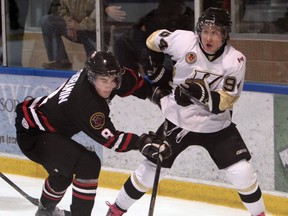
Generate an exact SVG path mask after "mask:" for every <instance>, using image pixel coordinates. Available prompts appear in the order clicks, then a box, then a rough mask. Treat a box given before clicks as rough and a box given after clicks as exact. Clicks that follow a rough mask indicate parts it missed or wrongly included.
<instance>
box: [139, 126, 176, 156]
mask: <svg viewBox="0 0 288 216" xmlns="http://www.w3.org/2000/svg"><path fill="white" fill-rule="evenodd" d="M138 146H139V151H140V152H141V153H142V154H143V155H145V156H147V157H150V158H153V159H158V157H160V158H162V159H167V158H169V157H170V156H171V155H172V149H171V147H170V145H169V144H168V142H167V140H166V139H162V138H159V137H158V136H157V135H156V134H155V133H153V132H151V131H150V132H149V134H146V133H144V134H142V135H141V136H140V140H139V142H138ZM160 155H161V156H160Z"/></svg>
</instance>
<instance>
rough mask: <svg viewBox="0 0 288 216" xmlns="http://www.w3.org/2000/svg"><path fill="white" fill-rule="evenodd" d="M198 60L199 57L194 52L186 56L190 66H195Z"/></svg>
mask: <svg viewBox="0 0 288 216" xmlns="http://www.w3.org/2000/svg"><path fill="white" fill-rule="evenodd" d="M196 60H197V56H196V53H194V52H188V53H187V54H186V56H185V61H186V62H187V63H188V64H193V63H194V62H196Z"/></svg>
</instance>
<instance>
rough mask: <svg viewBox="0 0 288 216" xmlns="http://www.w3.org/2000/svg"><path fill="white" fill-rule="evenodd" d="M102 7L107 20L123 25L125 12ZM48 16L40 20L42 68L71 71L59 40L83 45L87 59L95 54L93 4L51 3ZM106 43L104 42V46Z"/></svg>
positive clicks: (58, 0)
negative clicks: (43, 61) (42, 44)
mask: <svg viewBox="0 0 288 216" xmlns="http://www.w3.org/2000/svg"><path fill="white" fill-rule="evenodd" d="M53 6H54V7H53ZM55 7H56V8H57V9H56V10H55ZM103 7H104V13H105V16H106V17H107V16H109V17H111V18H112V19H114V20H116V21H123V19H125V17H126V12H125V11H123V10H121V7H119V6H108V2H107V1H104V2H103ZM50 12H51V13H50V14H48V15H45V16H43V17H42V18H41V28H42V32H43V40H44V44H45V48H46V51H47V56H48V60H49V62H47V63H43V65H42V66H43V67H44V68H47V69H71V68H72V63H71V62H70V61H69V58H68V55H67V52H66V50H65V46H64V43H63V40H62V36H63V37H65V38H67V39H68V40H70V41H73V42H76V43H81V44H83V46H84V49H85V52H86V56H87V57H88V56H90V55H91V54H92V53H93V52H94V51H95V47H96V33H95V29H96V11H95V0H82V1H71V0H56V1H55V0H54V2H53V3H52V7H51V8H50ZM108 40H109V38H108ZM108 40H107V39H106V40H105V41H106V43H108Z"/></svg>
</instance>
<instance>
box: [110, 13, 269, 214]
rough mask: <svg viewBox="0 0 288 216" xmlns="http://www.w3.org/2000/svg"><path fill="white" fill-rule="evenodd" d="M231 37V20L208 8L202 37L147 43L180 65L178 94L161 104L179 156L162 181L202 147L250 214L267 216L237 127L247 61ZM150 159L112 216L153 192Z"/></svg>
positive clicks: (161, 36)
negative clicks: (187, 155)
mask: <svg viewBox="0 0 288 216" xmlns="http://www.w3.org/2000/svg"><path fill="white" fill-rule="evenodd" d="M230 31H231V19H230V14H229V13H228V12H227V11H226V10H224V9H220V8H208V9H207V10H206V11H205V12H204V13H203V14H202V16H201V17H200V18H199V19H198V22H197V25H196V33H194V32H192V31H183V30H176V31H174V32H169V31H167V30H165V29H162V30H158V31H156V32H154V33H152V34H151V35H150V36H149V38H148V39H147V41H146V44H147V46H148V47H149V48H150V49H152V50H154V51H158V52H163V53H165V54H168V55H170V56H171V59H172V60H173V62H174V63H175V64H174V67H175V71H174V75H173V78H172V81H173V84H172V86H173V91H172V92H171V94H169V95H168V96H165V97H163V98H162V99H161V110H162V112H163V114H164V116H165V119H166V121H168V129H167V138H168V140H169V143H170V145H171V148H172V152H173V153H172V156H171V157H169V158H168V159H165V160H164V161H163V162H162V169H161V175H160V179H162V178H163V177H164V176H165V173H166V172H167V170H168V169H169V168H171V167H172V165H173V163H174V160H175V159H176V157H177V156H178V155H179V154H180V153H181V152H182V151H184V150H185V149H186V148H187V147H189V146H191V145H199V146H202V147H204V148H205V149H206V150H207V151H208V153H209V155H210V156H211V159H212V160H213V161H214V162H215V164H216V165H217V167H218V168H219V169H221V170H224V171H225V173H226V177H227V179H228V180H229V182H231V183H232V185H233V186H234V188H235V189H236V190H237V191H238V193H239V196H240V199H241V201H242V203H243V204H244V206H245V207H246V208H247V210H248V211H249V212H250V214H251V215H252V216H265V206H264V202H263V199H262V193H261V189H260V187H259V185H258V182H257V176H256V172H255V171H254V170H253V168H252V166H251V164H250V163H249V160H250V159H251V155H250V153H249V150H248V149H247V146H246V144H245V143H244V141H243V139H242V138H241V135H240V134H239V132H238V129H237V127H236V125H235V124H234V123H233V122H232V110H233V109H232V108H233V104H234V103H235V102H236V101H237V99H238V98H239V96H240V94H241V91H242V88H243V84H244V76H245V70H246V58H245V56H244V55H243V54H242V53H241V52H239V51H238V50H236V49H235V48H233V47H232V46H231V45H230V44H229V43H228V40H229V32H230ZM165 76H166V77H165ZM167 76H169V75H168V74H167V73H166V74H165V73H164V75H163V73H161V72H159V73H155V74H154V75H153V76H151V77H152V78H151V77H150V78H151V79H152V80H151V81H152V83H154V84H155V85H158V84H162V85H163V83H161V82H162V80H167ZM162 127H163V126H161V127H160V128H159V129H158V131H157V134H158V135H161V133H162ZM146 157H147V159H145V161H143V162H142V163H141V164H140V165H139V167H138V168H137V169H136V170H135V171H134V172H133V174H132V175H131V176H130V177H129V179H128V180H127V181H126V182H125V184H124V185H123V187H122V188H121V190H120V192H119V194H118V196H117V198H116V201H115V203H113V204H110V203H109V202H107V204H108V206H109V210H108V213H107V216H112V215H123V214H124V213H125V212H127V210H128V209H129V207H130V206H131V205H132V204H133V203H134V202H135V201H137V200H138V199H140V198H141V197H142V196H143V195H144V194H145V193H146V192H147V191H148V190H149V189H151V188H152V186H153V180H154V176H155V169H156V159H154V158H152V157H151V156H150V155H149V154H148V155H146Z"/></svg>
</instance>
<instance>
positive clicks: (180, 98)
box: [174, 78, 210, 106]
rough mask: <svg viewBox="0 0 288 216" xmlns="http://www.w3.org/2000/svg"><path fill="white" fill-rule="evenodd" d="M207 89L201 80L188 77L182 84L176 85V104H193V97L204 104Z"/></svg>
mask: <svg viewBox="0 0 288 216" xmlns="http://www.w3.org/2000/svg"><path fill="white" fill-rule="evenodd" d="M208 91H210V90H209V89H207V87H206V85H205V83H204V81H203V80H200V79H191V78H189V79H186V80H185V83H184V84H180V86H177V87H176V89H175V93H174V97H175V100H176V102H177V104H179V105H181V106H188V105H190V104H193V102H192V101H193V99H194V100H197V101H199V102H200V103H202V104H206V103H207V102H208V100H209V94H208ZM191 99H192V100H191Z"/></svg>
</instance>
